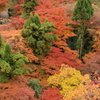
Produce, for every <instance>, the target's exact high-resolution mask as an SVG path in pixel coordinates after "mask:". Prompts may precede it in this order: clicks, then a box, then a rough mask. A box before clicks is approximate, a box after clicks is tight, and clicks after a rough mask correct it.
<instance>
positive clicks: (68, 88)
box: [47, 65, 91, 97]
mask: <svg viewBox="0 0 100 100" xmlns="http://www.w3.org/2000/svg"><path fill="white" fill-rule="evenodd" d="M47 81H48V83H49V84H50V85H53V86H57V87H59V88H61V91H60V92H61V94H62V95H63V96H64V97H66V96H67V95H69V94H70V93H71V92H72V91H74V90H76V89H77V88H78V86H79V85H80V84H82V83H84V84H88V83H90V82H91V80H90V78H89V75H85V76H82V75H81V73H80V71H78V70H76V69H75V68H71V67H69V66H68V65H63V67H61V69H60V73H59V74H55V75H53V76H50V77H49V78H48V80H47Z"/></svg>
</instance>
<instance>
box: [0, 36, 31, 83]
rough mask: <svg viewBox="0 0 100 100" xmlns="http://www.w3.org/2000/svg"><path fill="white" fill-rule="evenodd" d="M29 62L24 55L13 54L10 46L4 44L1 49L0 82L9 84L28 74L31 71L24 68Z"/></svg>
mask: <svg viewBox="0 0 100 100" xmlns="http://www.w3.org/2000/svg"><path fill="white" fill-rule="evenodd" d="M0 37H1V36H0ZM0 40H2V38H0ZM27 62H28V59H27V58H26V57H25V56H24V55H22V54H20V53H12V51H11V48H10V45H9V44H8V43H7V44H5V43H3V44H2V47H0V82H7V81H8V80H9V79H11V78H12V77H14V76H16V75H22V74H28V73H29V72H30V71H31V69H30V68H23V67H24V66H25V64H26V63H27Z"/></svg>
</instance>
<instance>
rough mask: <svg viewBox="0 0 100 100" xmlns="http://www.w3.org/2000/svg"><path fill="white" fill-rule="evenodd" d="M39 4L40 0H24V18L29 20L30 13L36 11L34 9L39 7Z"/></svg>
mask: <svg viewBox="0 0 100 100" xmlns="http://www.w3.org/2000/svg"><path fill="white" fill-rule="evenodd" d="M38 5H39V3H38V0H24V3H23V5H22V7H23V8H22V10H23V13H22V15H21V16H22V18H24V19H26V18H28V16H29V15H30V12H31V11H34V7H35V6H38Z"/></svg>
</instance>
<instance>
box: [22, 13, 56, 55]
mask: <svg viewBox="0 0 100 100" xmlns="http://www.w3.org/2000/svg"><path fill="white" fill-rule="evenodd" d="M54 27H55V26H54V24H53V23H52V22H49V21H48V19H45V21H44V23H41V22H40V18H39V16H38V14H34V16H33V15H32V14H31V15H30V18H29V19H28V20H27V21H26V23H25V24H24V28H25V29H24V30H22V36H23V37H24V38H25V39H26V40H27V44H28V45H29V46H30V47H31V48H33V51H34V53H35V54H36V55H43V54H45V53H48V52H50V51H51V47H52V45H53V42H54V41H56V40H57V36H56V35H55V34H51V33H49V32H53V31H54Z"/></svg>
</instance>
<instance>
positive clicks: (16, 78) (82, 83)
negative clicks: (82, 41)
mask: <svg viewBox="0 0 100 100" xmlns="http://www.w3.org/2000/svg"><path fill="white" fill-rule="evenodd" d="M10 1H11V3H12V4H13V11H14V14H13V15H12V17H10V23H7V24H0V34H1V35H2V39H3V41H4V42H3V43H4V47H2V46H1V47H0V79H2V80H3V81H5V82H7V83H0V100H99V99H100V29H99V28H100V24H99V19H100V18H99V8H98V9H96V8H95V7H96V5H93V7H94V8H95V10H94V12H95V11H97V10H98V12H95V13H94V14H95V15H94V17H93V19H91V20H90V22H89V23H87V24H88V29H87V31H88V32H89V35H91V36H93V41H92V42H94V44H93V46H92V48H93V49H92V50H91V52H89V53H88V54H85V55H84V56H83V57H82V60H80V59H79V58H78V57H79V55H78V51H77V50H71V48H70V47H69V44H68V41H67V39H69V38H71V37H74V36H77V34H76V33H77V31H76V30H77V28H78V26H79V23H77V22H73V21H72V20H71V16H72V11H73V8H74V6H75V4H76V3H75V2H76V0H70V1H69V0H38V3H39V5H37V6H36V7H35V6H34V7H33V8H32V6H31V8H32V9H30V10H29V13H31V17H29V15H30V14H28V17H27V19H23V18H22V14H25V13H26V12H27V11H26V6H27V5H26V4H25V1H27V2H28V3H29V1H28V0H17V2H16V0H10ZM12 1H14V2H15V3H16V4H14V2H12ZM30 1H31V3H32V2H33V1H34V0H30ZM36 1H37V0H36ZM82 2H84V0H83V1H82ZM29 5H31V4H29ZM29 5H28V9H29V7H30V6H29ZM32 5H33V4H32ZM10 6H11V5H10V4H9V3H8V2H7V0H2V1H0V13H1V11H3V10H5V8H7V7H10ZM28 9H27V10H28ZM24 11H25V12H24ZM23 12H24V13H23ZM33 16H35V17H33ZM24 17H25V16H24ZM74 26H75V27H74ZM22 35H23V37H22ZM54 38H55V39H54ZM88 38H90V37H88ZM51 40H53V41H51ZM5 42H6V43H8V44H9V45H8V44H5ZM0 43H1V42H0ZM73 44H75V43H73ZM40 47H41V48H40ZM48 47H50V48H49V49H48ZM6 48H7V49H6ZM41 49H42V50H41ZM35 50H36V51H35ZM41 51H45V52H42V53H41ZM9 52H10V54H13V56H14V58H13V56H11V55H9ZM17 52H19V53H17ZM36 52H38V53H37V54H36ZM40 53H41V54H43V55H39V54H40ZM14 54H15V55H14ZM19 54H20V55H21V56H19ZM22 55H23V57H24V58H26V59H28V60H27V61H28V62H27V63H23V61H22V60H21V59H22V58H23V57H22ZM11 57H12V58H13V60H14V64H13V62H10V60H11ZM13 60H12V61H13ZM23 60H25V59H23ZM5 62H6V64H5ZM3 63H4V64H3ZM9 63H10V67H9V66H8V65H9ZM4 65H5V66H6V67H5V66H4ZM22 65H23V67H22ZM15 66H17V67H18V69H21V70H19V72H17V71H18V70H17V71H15V70H16V68H17V67H16V68H15ZM20 66H21V68H20ZM12 67H14V68H12ZM24 68H27V69H31V70H29V72H30V73H28V72H27V70H24ZM23 70H24V71H26V72H27V73H23ZM13 71H15V73H14V74H13V75H12V73H11V72H13ZM5 72H6V73H5ZM9 72H10V75H9ZM2 74H4V76H3V77H2ZM6 75H8V76H9V77H8V76H7V77H6ZM5 79H7V80H5ZM8 80H9V81H8Z"/></svg>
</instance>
